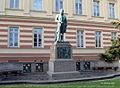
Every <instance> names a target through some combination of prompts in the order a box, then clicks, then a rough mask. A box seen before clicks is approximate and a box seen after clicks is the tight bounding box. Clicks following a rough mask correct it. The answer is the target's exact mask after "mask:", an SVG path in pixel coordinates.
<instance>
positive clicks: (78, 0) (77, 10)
mask: <svg viewBox="0 0 120 88" xmlns="http://www.w3.org/2000/svg"><path fill="white" fill-rule="evenodd" d="M76 4H77V6H76ZM80 8H81V9H80ZM75 13H76V14H77V15H82V0H75Z"/></svg>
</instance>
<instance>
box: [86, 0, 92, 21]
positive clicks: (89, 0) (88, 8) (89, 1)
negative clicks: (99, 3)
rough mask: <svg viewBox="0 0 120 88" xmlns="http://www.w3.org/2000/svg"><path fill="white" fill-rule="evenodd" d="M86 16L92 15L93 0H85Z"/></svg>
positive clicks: (90, 16) (89, 17)
mask: <svg viewBox="0 0 120 88" xmlns="http://www.w3.org/2000/svg"><path fill="white" fill-rule="evenodd" d="M86 4H87V18H88V19H91V18H92V16H93V0H87V1H86Z"/></svg>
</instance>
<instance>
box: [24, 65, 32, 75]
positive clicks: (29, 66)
mask: <svg viewBox="0 0 120 88" xmlns="http://www.w3.org/2000/svg"><path fill="white" fill-rule="evenodd" d="M23 72H27V73H29V72H31V64H30V63H25V64H23Z"/></svg>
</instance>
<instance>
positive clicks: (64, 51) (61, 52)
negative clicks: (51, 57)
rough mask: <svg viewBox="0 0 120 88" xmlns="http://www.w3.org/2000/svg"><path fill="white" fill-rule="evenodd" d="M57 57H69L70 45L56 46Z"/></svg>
mask: <svg viewBox="0 0 120 88" xmlns="http://www.w3.org/2000/svg"><path fill="white" fill-rule="evenodd" d="M57 58H58V59H71V47H57Z"/></svg>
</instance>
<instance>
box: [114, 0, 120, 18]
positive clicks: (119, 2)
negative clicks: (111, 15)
mask: <svg viewBox="0 0 120 88" xmlns="http://www.w3.org/2000/svg"><path fill="white" fill-rule="evenodd" d="M119 8H120V0H118V1H117V8H115V10H116V11H117V18H118V19H120V9H119Z"/></svg>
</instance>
